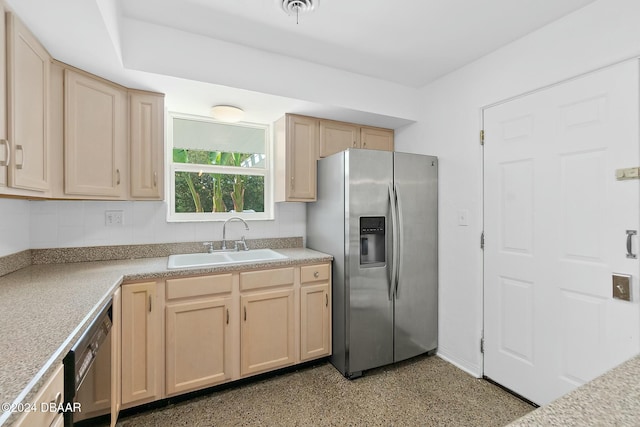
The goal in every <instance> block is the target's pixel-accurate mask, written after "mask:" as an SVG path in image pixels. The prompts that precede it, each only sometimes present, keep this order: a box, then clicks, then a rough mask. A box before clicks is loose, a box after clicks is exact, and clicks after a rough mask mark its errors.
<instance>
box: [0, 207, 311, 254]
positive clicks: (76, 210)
mask: <svg viewBox="0 0 640 427" xmlns="http://www.w3.org/2000/svg"><path fill="white" fill-rule="evenodd" d="M0 200H2V199H0ZM29 203H30V207H31V209H30V212H31V215H30V222H29V223H28V224H27V226H26V227H25V228H26V229H27V230H30V235H31V238H30V239H29V247H30V248H32V249H38V248H64V247H84V246H109V245H137V244H144V243H173V242H193V241H205V240H222V224H223V223H222V222H202V223H195V222H189V223H175V222H174V223H167V222H166V215H167V214H166V212H167V206H166V203H164V202H110V201H49V200H46V201H32V202H29ZM107 210H121V211H123V214H124V225H123V226H110V227H107V226H106V225H105V211H107ZM2 216H3V217H4V215H2ZM275 218H276V219H275V220H273V221H249V227H250V230H249V231H245V230H244V227H242V226H241V225H237V224H236V225H234V224H231V225H229V226H228V227H227V237H229V238H232V239H233V238H238V239H239V238H240V236H242V235H244V236H246V238H247V239H259V238H267V237H296V236H303V237H305V236H306V210H305V206H304V204H302V203H276V205H275Z"/></svg>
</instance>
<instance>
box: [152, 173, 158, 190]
mask: <svg viewBox="0 0 640 427" xmlns="http://www.w3.org/2000/svg"><path fill="white" fill-rule="evenodd" d="M153 186H154V187H157V186H158V172H154V173H153Z"/></svg>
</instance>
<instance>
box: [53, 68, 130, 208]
mask: <svg viewBox="0 0 640 427" xmlns="http://www.w3.org/2000/svg"><path fill="white" fill-rule="evenodd" d="M64 85H65V86H64V111H65V115H64V175H65V176H64V189H65V193H67V194H72V195H85V196H104V197H110V198H125V197H126V186H125V182H126V180H127V171H128V166H127V150H126V148H127V93H126V91H125V90H124V89H122V88H120V87H118V86H115V85H112V84H109V83H107V82H106V81H104V80H101V79H98V78H94V77H92V76H89V75H86V74H83V73H79V72H75V71H73V70H69V69H67V70H65V79H64Z"/></svg>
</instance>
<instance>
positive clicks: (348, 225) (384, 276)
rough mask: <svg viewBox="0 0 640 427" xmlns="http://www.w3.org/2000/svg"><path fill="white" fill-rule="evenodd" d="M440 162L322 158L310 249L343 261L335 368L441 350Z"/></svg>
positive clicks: (357, 153)
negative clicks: (439, 283) (439, 317)
mask: <svg viewBox="0 0 640 427" xmlns="http://www.w3.org/2000/svg"><path fill="white" fill-rule="evenodd" d="M437 220H438V159H437V158H436V157H433V156H423V155H417V154H408V153H397V152H395V153H394V152H387V151H377V150H359V149H349V150H346V151H343V152H341V153H337V154H334V155H331V156H329V157H326V158H324V159H320V160H319V161H318V199H317V201H316V202H314V203H309V204H307V246H308V247H309V248H312V249H316V250H319V251H322V252H326V253H329V254H331V255H333V256H334V261H333V277H332V280H333V284H332V293H333V305H332V326H333V328H332V329H333V332H332V346H333V354H332V356H331V363H332V364H333V365H334V366H335V367H336V368H337V369H338V370H339V371H340V372H341V373H342V374H343V375H344V376H346V377H348V378H353V377H357V376H360V375H361V374H362V371H364V370H367V369H371V368H375V367H379V366H383V365H387V364H390V363H394V362H398V361H401V360H405V359H408V358H411V357H413V356H417V355H419V354H423V353H429V352H435V350H436V348H437V346H438V259H437V257H438V249H437V248H438V224H437Z"/></svg>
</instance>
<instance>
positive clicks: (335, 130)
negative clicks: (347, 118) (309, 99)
mask: <svg viewBox="0 0 640 427" xmlns="http://www.w3.org/2000/svg"><path fill="white" fill-rule="evenodd" d="M359 147H360V128H359V127H358V126H355V125H351V124H349V123H342V122H334V121H331V120H320V157H327V156H329V155H331V154H334V153H339V152H340V151H344V150H346V149H347V148H359Z"/></svg>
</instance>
